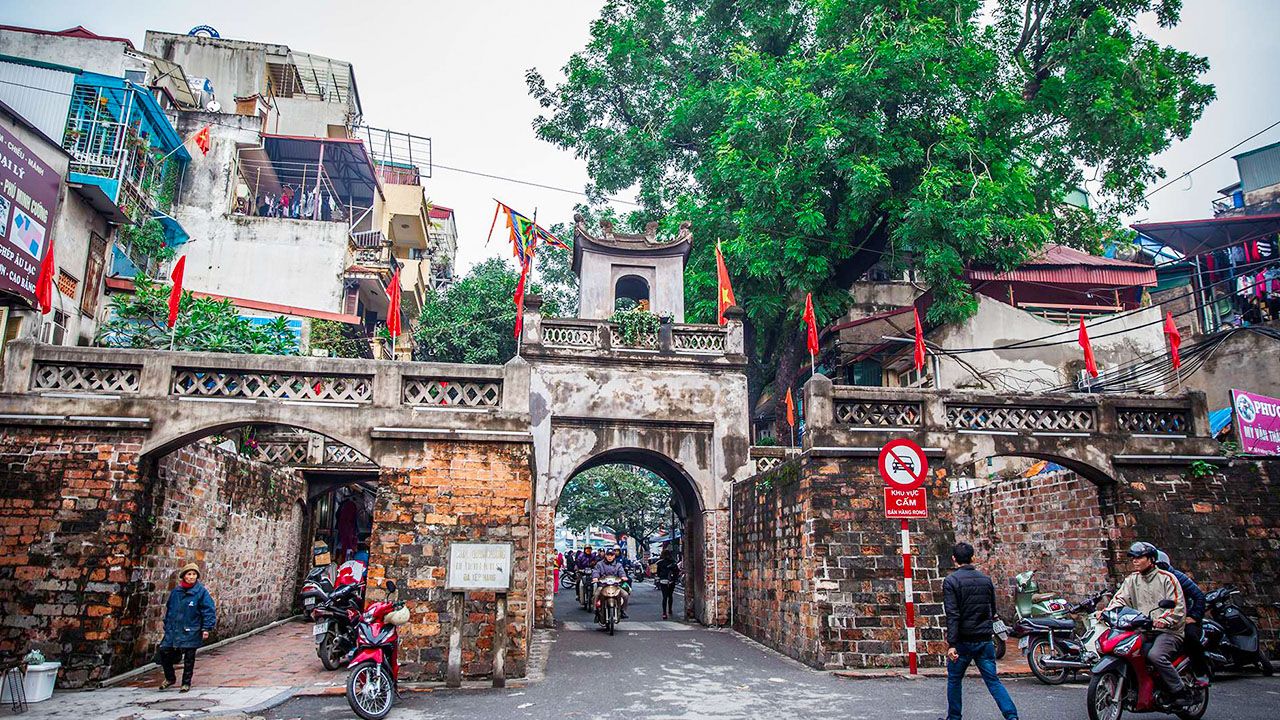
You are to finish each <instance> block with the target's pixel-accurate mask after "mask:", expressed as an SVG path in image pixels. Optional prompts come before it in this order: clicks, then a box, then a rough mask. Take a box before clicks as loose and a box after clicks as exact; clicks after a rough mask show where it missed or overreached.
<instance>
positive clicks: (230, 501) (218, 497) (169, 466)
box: [134, 442, 307, 657]
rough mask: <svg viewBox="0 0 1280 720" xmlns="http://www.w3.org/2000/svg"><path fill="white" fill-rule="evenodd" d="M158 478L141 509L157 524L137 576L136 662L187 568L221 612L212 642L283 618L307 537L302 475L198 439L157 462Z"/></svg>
mask: <svg viewBox="0 0 1280 720" xmlns="http://www.w3.org/2000/svg"><path fill="white" fill-rule="evenodd" d="M156 477H157V480H158V482H157V484H156V490H155V492H154V494H153V497H152V501H151V503H150V505H149V508H148V511H147V515H149V516H150V517H154V518H155V521H154V524H153V527H152V532H151V533H150V534H149V536H148V538H147V541H146V543H145V545H144V546H143V547H142V552H141V560H140V562H139V563H138V568H137V571H136V573H135V575H136V577H137V583H136V584H135V588H134V589H135V592H137V593H138V594H139V597H140V601H139V607H140V608H141V609H142V617H143V630H144V634H143V636H142V637H140V638H139V642H138V651H139V653H141V654H142V655H141V656H142V657H149V656H150V653H151V652H152V651H153V650H154V647H155V645H156V644H158V642H159V639H160V638H161V637H162V636H163V630H164V603H165V599H166V598H167V595H168V592H169V590H171V589H172V588H173V587H174V585H175V584H176V583H177V572H178V570H179V569H180V568H181V567H182V566H183V565H185V564H187V563H189V562H195V563H197V564H199V565H200V567H201V571H202V572H201V579H200V581H201V582H202V583H203V584H204V585H205V587H206V588H208V590H209V593H210V595H212V596H213V599H214V602H215V603H216V604H217V606H218V627H217V630H216V631H215V636H216V637H214V638H211V640H216V639H217V638H226V637H231V636H233V635H237V634H239V633H242V632H247V631H249V630H252V629H254V628H257V627H261V626H263V625H266V624H268V623H270V622H272V621H274V620H278V619H280V618H282V617H287V616H288V615H289V614H290V613H291V611H292V607H293V603H294V600H295V598H296V597H297V592H296V589H297V583H298V578H299V568H298V563H299V557H300V547H301V544H302V540H303V534H304V531H305V527H304V523H305V518H304V515H305V513H304V512H303V505H304V503H305V502H306V496H307V484H306V481H305V480H303V479H302V478H301V476H300V474H299V473H298V472H297V471H296V470H284V469H281V468H277V467H274V466H271V465H267V464H264V463H260V462H257V461H254V460H250V459H248V458H245V457H244V456H242V455H239V454H237V453H234V452H228V451H226V450H222V449H219V448H217V447H215V446H213V445H212V444H211V443H208V442H197V443H193V444H191V445H187V446H186V447H183V448H182V449H180V450H177V451H175V452H173V453H171V454H169V455H166V456H165V457H163V458H161V459H160V460H159V461H158V462H157V463H156Z"/></svg>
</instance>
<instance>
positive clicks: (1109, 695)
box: [1085, 672, 1124, 720]
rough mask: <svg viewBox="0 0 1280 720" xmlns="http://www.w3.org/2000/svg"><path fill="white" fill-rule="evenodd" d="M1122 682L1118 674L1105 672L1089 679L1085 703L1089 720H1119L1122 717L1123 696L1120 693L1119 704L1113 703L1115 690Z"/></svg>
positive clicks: (1122, 679)
mask: <svg viewBox="0 0 1280 720" xmlns="http://www.w3.org/2000/svg"><path fill="white" fill-rule="evenodd" d="M1123 682H1124V677H1123V676H1121V675H1120V673H1118V672H1105V673H1102V674H1101V675H1094V676H1093V677H1092V678H1090V679H1089V692H1088V694H1087V695H1086V696H1085V698H1086V699H1085V702H1086V703H1087V704H1088V707H1089V720H1120V717H1121V716H1122V715H1124V699H1123V698H1124V694H1123V691H1121V696H1120V697H1121V700H1120V703H1116V702H1114V701H1113V698H1115V696H1116V688H1117V687H1118V686H1119V684H1121V683H1123Z"/></svg>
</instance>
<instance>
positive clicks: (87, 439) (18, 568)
mask: <svg viewBox="0 0 1280 720" xmlns="http://www.w3.org/2000/svg"><path fill="white" fill-rule="evenodd" d="M142 440H143V438H142V437H141V435H140V434H139V433H137V432H136V431H130V430H105V429H102V430H93V431H85V430H76V429H61V428H39V427H7V428H4V429H3V432H2V433H0V615H3V620H0V650H12V649H14V648H15V647H21V646H23V645H24V644H26V643H27V642H29V643H30V646H31V647H35V648H39V649H40V650H42V651H43V652H44V653H45V654H46V656H47V657H49V658H51V659H56V660H59V661H61V662H62V665H63V669H62V674H61V676H60V678H59V679H60V682H61V683H63V684H65V685H70V686H79V685H82V684H84V683H85V682H86V681H90V680H99V679H102V678H105V677H107V676H109V675H111V674H113V673H115V672H119V671H122V670H125V669H127V668H128V667H129V663H130V661H131V659H132V657H131V647H132V644H133V640H134V638H135V636H136V632H137V628H136V623H135V621H134V620H133V619H132V618H131V617H130V614H129V612H128V611H127V609H126V608H125V607H124V606H125V602H126V598H128V597H129V577H130V573H131V571H132V569H133V559H134V558H135V557H136V547H135V546H134V543H135V538H134V525H135V519H136V515H137V510H138V508H139V507H140V506H141V505H142V504H143V502H144V497H143V496H144V494H145V492H144V491H145V488H144V486H143V484H142V483H139V482H138V481H137V466H136V463H137V458H138V451H139V450H140V449H141V447H142Z"/></svg>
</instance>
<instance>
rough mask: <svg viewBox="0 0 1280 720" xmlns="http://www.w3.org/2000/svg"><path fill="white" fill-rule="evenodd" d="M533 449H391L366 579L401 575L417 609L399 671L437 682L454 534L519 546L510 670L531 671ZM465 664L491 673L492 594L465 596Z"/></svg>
mask: <svg viewBox="0 0 1280 720" xmlns="http://www.w3.org/2000/svg"><path fill="white" fill-rule="evenodd" d="M531 464H532V453H531V448H530V447H529V446H528V445H522V444H515V443H475V442H430V443H421V442H417V443H415V442H403V443H399V444H397V446H396V447H395V448H394V449H393V450H392V451H390V452H388V453H386V454H385V455H384V460H383V467H382V471H381V482H380V485H379V489H378V504H377V508H376V510H375V512H374V518H373V536H372V538H371V540H370V550H371V557H370V565H369V576H370V578H371V579H375V578H380V577H386V578H391V579H394V580H396V583H397V584H398V585H399V586H400V587H401V588H403V589H402V590H401V592H400V593H399V599H401V600H404V601H405V605H406V607H408V608H410V611H411V613H412V624H411V625H409V626H408V627H407V628H406V629H405V632H404V634H403V635H402V636H401V645H400V652H401V665H402V670H401V673H402V677H405V678H407V679H409V680H438V679H442V678H443V677H444V674H445V669H446V660H447V655H448V648H449V627H450V622H451V617H450V614H449V598H450V593H449V592H448V591H446V590H445V580H446V571H447V569H448V545H449V543H450V542H453V541H471V542H511V543H513V544H514V561H513V565H514V568H513V571H512V589H511V592H510V594H509V595H508V614H507V618H508V633H509V635H508V638H509V641H508V645H507V647H508V651H507V660H506V673H507V675H508V676H510V677H520V676H522V675H523V674H524V671H525V657H526V652H527V647H528V638H529V624H530V623H531V622H532V620H533V616H532V615H533V613H532V605H531V603H530V590H531V588H530V585H531V581H532V573H531V566H532V562H533V543H532V538H533V532H532V531H533V522H534V513H533V507H532V503H533V478H532V475H531V473H530V468H531ZM465 612H466V614H467V617H466V619H465V624H464V632H463V638H462V670H463V674H464V675H465V676H468V677H487V676H488V674H489V672H490V670H491V657H492V656H491V651H492V644H493V628H494V614H495V598H494V595H493V594H492V593H471V594H468V596H467V603H466V610H465Z"/></svg>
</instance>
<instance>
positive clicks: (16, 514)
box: [0, 427, 305, 687]
mask: <svg viewBox="0 0 1280 720" xmlns="http://www.w3.org/2000/svg"><path fill="white" fill-rule="evenodd" d="M143 441H144V438H143V437H142V435H141V433H140V432H138V431H136V430H111V429H100V428H93V429H89V428H85V429H55V428H47V429H45V428H39V427H7V428H4V431H3V432H2V433H0V615H3V620H0V649H12V648H15V647H17V646H19V645H20V644H22V643H23V642H24V641H27V642H29V643H30V646H31V647H34V648H38V649H40V650H42V651H43V652H44V653H45V654H46V656H48V657H50V658H52V659H56V660H59V661H60V662H62V664H63V669H62V672H61V675H60V676H59V685H60V686H62V687H80V686H82V685H84V684H86V683H89V682H94V681H98V680H102V679H104V678H106V677H109V676H111V675H114V674H117V673H120V672H123V671H125V670H128V669H129V668H131V667H134V666H135V665H138V664H140V663H142V662H146V661H147V660H149V659H150V655H149V654H148V651H149V649H150V647H151V646H153V645H154V644H155V643H156V642H158V640H159V631H160V627H161V624H160V622H161V621H160V618H161V616H162V614H163V602H164V595H165V593H167V591H168V590H169V588H170V587H171V585H172V581H173V573H174V571H176V570H177V569H178V568H179V567H180V566H181V565H183V564H185V563H186V562H190V561H196V562H199V563H201V564H202V565H204V566H205V567H206V573H205V580H206V583H207V584H208V585H209V589H210V592H212V593H213V595H214V598H215V600H216V601H217V602H218V604H219V611H220V616H221V617H220V623H219V634H221V635H223V636H226V635H228V634H232V633H234V632H240V631H243V630H247V629H251V628H252V627H255V626H257V625H261V624H264V623H265V622H269V621H270V620H274V619H276V618H278V617H280V616H281V615H283V614H286V613H287V612H288V608H289V605H290V603H291V602H292V599H293V597H294V595H295V593H294V591H295V586H296V576H297V563H298V556H299V552H298V545H297V543H298V542H300V539H301V523H302V510H301V507H300V506H299V505H298V500H299V499H301V498H302V497H303V496H304V495H305V489H304V485H303V484H302V483H301V481H299V480H297V479H296V478H291V477H288V476H283V475H281V474H280V473H278V472H272V471H270V470H268V469H265V468H263V467H262V466H260V465H258V464H256V463H252V462H250V461H246V460H241V459H240V458H237V457H234V456H230V457H226V456H225V454H222V455H224V456H220V455H219V452H220V451H216V450H213V449H212V448H209V447H207V446H194V447H192V448H188V449H186V450H183V451H179V452H178V453H175V454H174V455H172V456H170V457H168V458H164V459H162V460H161V461H160V462H158V463H157V468H156V470H157V471H156V472H154V473H150V474H149V473H147V472H146V469H144V470H143V472H142V474H141V475H140V473H139V467H138V462H139V453H140V451H141V448H142V445H143Z"/></svg>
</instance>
